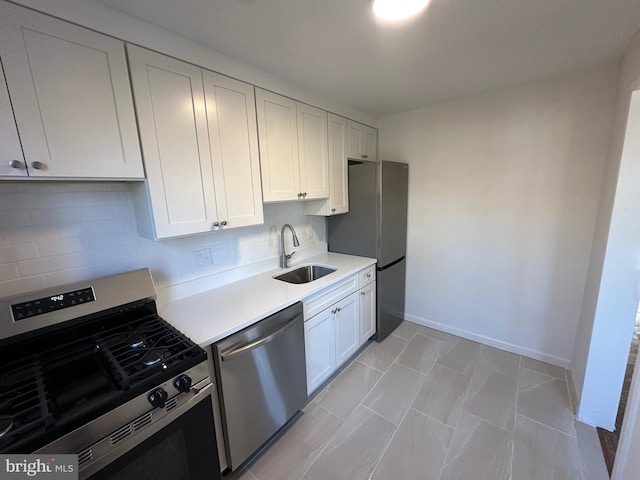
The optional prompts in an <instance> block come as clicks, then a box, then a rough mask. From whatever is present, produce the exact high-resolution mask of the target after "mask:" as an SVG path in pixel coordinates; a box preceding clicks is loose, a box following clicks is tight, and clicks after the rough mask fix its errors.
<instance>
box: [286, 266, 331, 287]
mask: <svg viewBox="0 0 640 480" xmlns="http://www.w3.org/2000/svg"><path fill="white" fill-rule="evenodd" d="M336 270H337V269H336V267H330V266H328V265H303V266H302V267H298V268H296V269H295V270H291V271H290V272H287V273H283V274H281V275H276V276H275V277H273V278H275V279H276V280H281V281H283V282H287V283H309V282H313V281H314V280H318V279H319V278H322V277H324V276H326V275H329V274H330V273H331V272H335V271H336Z"/></svg>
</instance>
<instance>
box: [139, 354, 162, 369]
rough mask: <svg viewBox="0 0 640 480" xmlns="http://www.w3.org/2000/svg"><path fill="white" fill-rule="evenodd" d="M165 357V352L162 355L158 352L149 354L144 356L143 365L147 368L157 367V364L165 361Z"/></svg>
mask: <svg viewBox="0 0 640 480" xmlns="http://www.w3.org/2000/svg"><path fill="white" fill-rule="evenodd" d="M164 355H165V352H162V353H160V352H157V351H151V352H148V353H147V354H146V355H145V356H144V358H143V360H142V363H143V364H144V365H146V366H147V367H150V366H152V365H155V364H156V363H158V362H160V361H162V360H163V359H164Z"/></svg>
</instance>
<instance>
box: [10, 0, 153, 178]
mask: <svg viewBox="0 0 640 480" xmlns="http://www.w3.org/2000/svg"><path fill="white" fill-rule="evenodd" d="M0 58H2V62H3V65H4V70H5V75H6V80H7V86H8V89H9V94H10V96H11V102H12V104H13V109H14V113H15V117H16V122H17V125H18V131H19V132H20V138H21V141H22V146H23V149H24V155H25V159H26V161H27V163H28V166H29V173H30V175H31V176H41V177H69V178H74V177H75V178H78V177H81V178H143V177H144V171H143V168H142V159H141V157H140V147H139V142H138V135H137V130H136V124H135V117H134V113H133V101H132V98H131V87H130V85H129V76H128V73H127V63H126V58H125V52H124V43H123V42H121V41H119V40H116V39H114V38H111V37H107V36H105V35H101V34H99V33H96V32H93V31H90V30H87V29H84V28H81V27H78V26H76V25H72V24H70V23H66V22H63V21H60V20H57V19H54V18H51V17H48V16H46V15H42V14H39V13H36V12H33V11H31V10H26V9H23V8H20V7H17V6H15V5H10V4H8V3H4V2H2V3H0Z"/></svg>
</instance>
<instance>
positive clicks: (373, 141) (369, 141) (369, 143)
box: [362, 125, 378, 162]
mask: <svg viewBox="0 0 640 480" xmlns="http://www.w3.org/2000/svg"><path fill="white" fill-rule="evenodd" d="M363 132H364V134H363V136H362V140H363V142H364V143H363V150H364V155H365V157H364V158H365V160H368V161H370V162H377V161H378V131H377V130H376V129H375V128H371V127H367V126H366V125H365V126H364V128H363Z"/></svg>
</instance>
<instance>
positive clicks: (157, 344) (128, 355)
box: [93, 315, 201, 390]
mask: <svg viewBox="0 0 640 480" xmlns="http://www.w3.org/2000/svg"><path fill="white" fill-rule="evenodd" d="M93 340H94V341H95V343H96V346H97V348H98V351H99V352H100V353H101V355H102V356H103V358H104V360H105V361H106V363H107V364H108V365H109V368H110V371H111V372H112V374H113V375H114V380H115V382H116V383H117V384H118V386H119V387H120V388H121V389H123V390H127V389H129V388H130V387H131V386H132V385H135V383H136V382H137V381H140V380H143V379H146V378H148V377H149V376H150V375H153V374H154V373H159V372H162V371H164V370H166V369H167V368H169V367H171V366H173V365H174V364H179V363H181V362H183V361H185V360H189V359H191V358H193V357H197V356H199V355H201V350H200V348H199V347H198V346H197V345H196V344H194V343H193V342H192V341H191V340H189V339H188V338H186V337H185V336H183V335H182V334H181V333H180V332H178V331H177V330H176V329H175V328H173V327H172V326H171V325H169V324H168V323H167V322H166V321H164V320H163V319H162V318H160V317H158V316H156V315H151V316H148V317H145V318H142V319H140V320H138V321H135V322H130V323H128V324H126V325H120V326H118V327H116V328H112V329H109V330H107V331H104V332H101V333H99V334H97V335H95V336H94V337H93Z"/></svg>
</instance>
